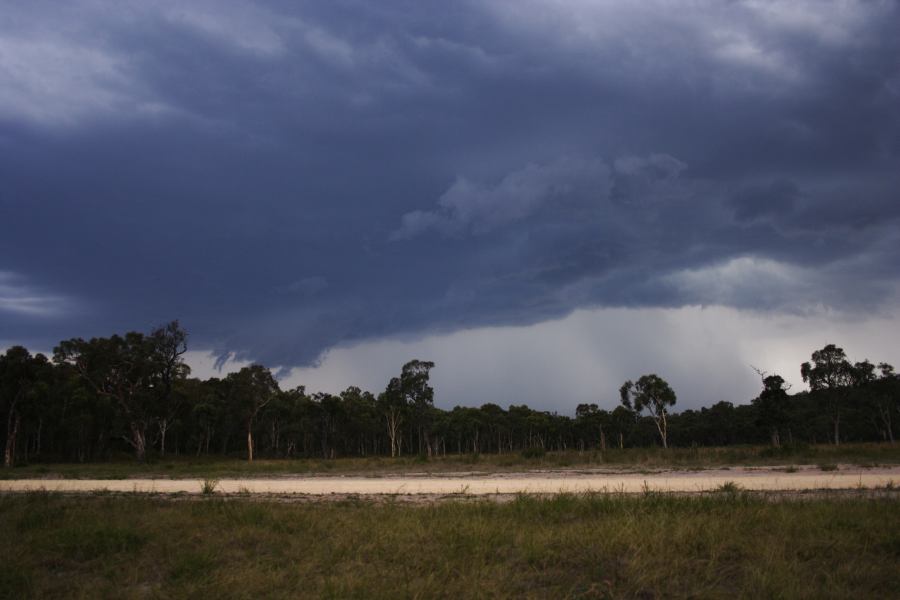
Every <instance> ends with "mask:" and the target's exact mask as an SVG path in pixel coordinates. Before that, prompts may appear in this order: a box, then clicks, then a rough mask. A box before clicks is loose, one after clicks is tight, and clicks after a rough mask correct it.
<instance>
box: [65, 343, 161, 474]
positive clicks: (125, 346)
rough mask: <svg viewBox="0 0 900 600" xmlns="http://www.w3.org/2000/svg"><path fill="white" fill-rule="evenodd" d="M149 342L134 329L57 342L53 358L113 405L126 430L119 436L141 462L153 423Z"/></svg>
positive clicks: (150, 344)
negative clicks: (74, 371)
mask: <svg viewBox="0 0 900 600" xmlns="http://www.w3.org/2000/svg"><path fill="white" fill-rule="evenodd" d="M152 356H153V350H152V343H151V341H150V340H148V338H147V337H146V336H144V335H143V334H141V333H138V332H134V331H132V332H129V333H126V334H125V335H124V336H119V335H113V336H111V337H109V338H92V339H91V340H90V341H85V340H83V339H81V338H73V339H70V340H65V341H62V342H60V344H59V346H57V347H56V348H55V349H54V351H53V360H54V361H55V362H57V363H60V364H63V363H64V364H70V365H72V366H73V367H74V368H75V369H76V370H77V371H78V373H79V375H80V376H81V377H82V379H83V380H84V381H85V382H86V383H87V384H88V385H89V386H90V387H91V389H92V390H93V391H94V393H95V394H97V395H98V396H100V397H103V398H109V399H110V400H112V401H113V402H114V403H115V404H116V408H117V412H118V414H119V415H120V416H121V417H122V418H123V419H124V421H125V423H126V427H127V430H128V433H127V434H126V435H123V436H122V439H124V440H125V441H126V442H127V443H128V444H129V445H130V446H131V447H132V449H133V450H134V453H135V458H137V460H139V461H143V460H144V458H145V457H146V453H147V429H148V427H149V425H150V423H151V422H153V420H154V419H153V415H152V408H153V407H152V397H153V395H152V387H151V386H152V384H153V380H154V375H155V373H154V364H153V359H152Z"/></svg>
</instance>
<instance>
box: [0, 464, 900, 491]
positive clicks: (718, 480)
mask: <svg viewBox="0 0 900 600" xmlns="http://www.w3.org/2000/svg"><path fill="white" fill-rule="evenodd" d="M730 482H733V483H735V484H737V485H738V486H740V488H742V489H745V490H759V491H799V490H820V489H821V490H829V489H830V490H839V489H873V488H880V487H885V486H888V485H893V484H895V483H897V484H900V467H882V468H875V469H861V468H856V467H844V468H841V469H840V470H837V471H820V470H816V469H815V468H805V469H802V470H800V471H798V472H795V473H789V472H785V471H783V470H781V471H779V470H777V469H773V468H741V467H735V468H731V469H720V470H709V471H669V472H664V473H652V474H639V473H621V474H609V473H606V474H595V473H584V472H575V471H555V472H543V473H505V474H492V475H468V476H459V475H456V476H440V477H439V476H415V475H410V476H390V477H377V478H372V477H309V478H279V479H223V480H221V481H218V482H217V483H216V486H215V491H216V492H220V493H252V494H304V495H327V494H343V495H350V494H359V495H385V494H402V495H416V494H431V495H434V494H464V495H495V494H516V493H533V494H554V493H561V492H573V493H575V492H625V493H636V492H644V491H658V492H688V493H689V492H704V491H710V490H715V489H717V488H719V487H721V486H723V485H724V484H727V483H730ZM202 488H203V480H201V479H119V480H103V479H29V480H5V481H4V480H0V492H2V491H29V490H47V491H60V492H90V491H109V492H148V493H170V494H171V493H187V494H199V493H201V490H202Z"/></svg>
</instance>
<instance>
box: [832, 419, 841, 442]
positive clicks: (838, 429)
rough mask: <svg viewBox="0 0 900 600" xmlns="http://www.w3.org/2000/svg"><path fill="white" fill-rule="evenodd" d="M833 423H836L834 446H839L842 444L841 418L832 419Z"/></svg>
mask: <svg viewBox="0 0 900 600" xmlns="http://www.w3.org/2000/svg"><path fill="white" fill-rule="evenodd" d="M832 422H833V423H834V445H835V446H839V445H840V444H841V417H840V416H836V417H832Z"/></svg>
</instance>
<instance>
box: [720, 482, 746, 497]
mask: <svg viewBox="0 0 900 600" xmlns="http://www.w3.org/2000/svg"><path fill="white" fill-rule="evenodd" d="M741 490H742V488H741V486H740V485H738V484H737V483H735V482H733V481H726V482H725V483H723V484H722V485H720V486H719V487H717V488H716V491H717V492H719V493H722V494H728V495H731V496H735V495H737V494H739V493H740V492H741Z"/></svg>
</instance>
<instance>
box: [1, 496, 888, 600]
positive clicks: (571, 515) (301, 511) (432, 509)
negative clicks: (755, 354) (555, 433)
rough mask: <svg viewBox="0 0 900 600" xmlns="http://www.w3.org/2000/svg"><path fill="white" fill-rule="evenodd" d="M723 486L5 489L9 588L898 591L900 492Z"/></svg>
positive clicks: (69, 591)
mask: <svg viewBox="0 0 900 600" xmlns="http://www.w3.org/2000/svg"><path fill="white" fill-rule="evenodd" d="M723 491H724V492H726V493H722V494H713V495H708V496H703V497H689V498H685V497H673V496H665V495H661V494H652V493H651V494H647V495H645V496H643V497H630V498H629V497H621V496H616V495H612V496H604V495H591V496H568V495H562V496H556V497H552V498H535V497H528V496H522V497H519V498H517V499H516V500H514V501H512V502H509V503H502V504H499V503H492V502H485V501H479V502H467V503H457V502H447V503H441V504H431V505H425V506H409V505H401V504H392V503H390V502H388V503H386V504H373V503H368V502H364V501H352V500H351V501H348V502H342V503H319V504H279V503H274V502H253V501H246V500H235V499H231V500H226V499H222V498H220V497H198V499H197V500H196V501H192V502H171V501H162V500H154V499H150V498H145V497H140V496H128V497H121V496H120V497H103V496H98V497H81V498H75V497H67V496H59V495H54V494H28V495H9V496H0V597H7V598H28V597H91V598H94V597H121V598H137V597H151V598H152V597H157V598H168V597H201V596H203V597H220V598H251V597H266V598H296V597H311V598H322V597H325V598H398V597H399V598H404V597H408V598H466V597H490V598H529V597H530V598H564V597H571V598H635V597H636V598H663V597H665V598H671V597H687V596H692V597H703V598H725V597H728V598H772V597H790V598H848V597H857V598H875V597H898V596H900V582H898V579H897V577H896V573H897V566H898V561H900V510H898V508H900V506H898V502H897V501H896V500H892V499H866V500H859V499H857V500H846V499H836V498H818V499H811V500H802V501H796V500H795V501H790V502H779V501H773V500H771V499H763V498H759V497H754V496H750V495H748V494H744V493H742V492H740V490H723ZM199 498H202V499H199Z"/></svg>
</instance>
